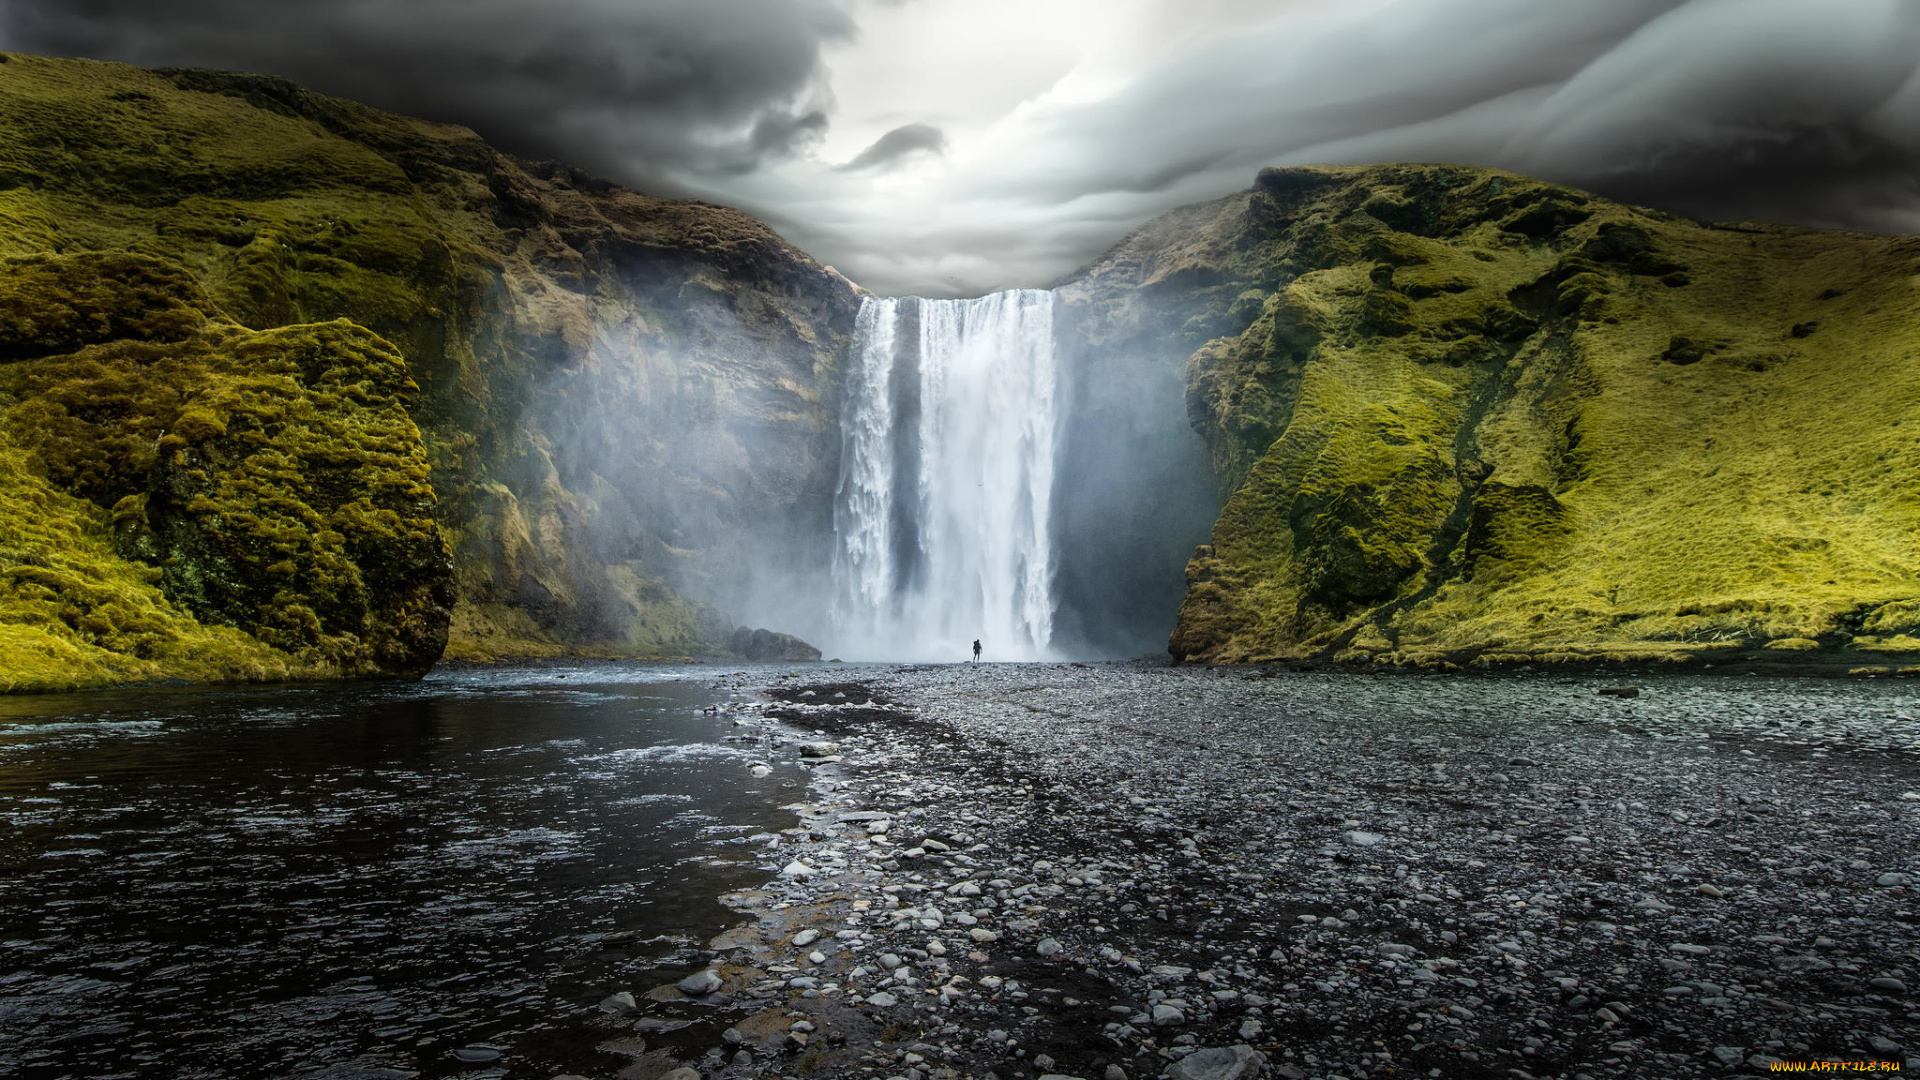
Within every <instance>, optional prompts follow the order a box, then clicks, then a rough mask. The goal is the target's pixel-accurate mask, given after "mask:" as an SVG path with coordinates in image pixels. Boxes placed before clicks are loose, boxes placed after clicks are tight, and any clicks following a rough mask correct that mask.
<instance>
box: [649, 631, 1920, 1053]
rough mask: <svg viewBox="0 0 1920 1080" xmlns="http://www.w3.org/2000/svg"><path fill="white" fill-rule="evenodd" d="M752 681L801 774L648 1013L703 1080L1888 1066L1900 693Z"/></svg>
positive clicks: (1901, 917) (1892, 1049) (1807, 686)
mask: <svg viewBox="0 0 1920 1080" xmlns="http://www.w3.org/2000/svg"><path fill="white" fill-rule="evenodd" d="M829 680H834V681H829ZM765 681H766V680H765V677H764V676H736V677H733V678H731V679H730V680H723V685H724V686H730V687H731V688H733V689H735V690H736V691H738V693H739V695H740V696H738V697H737V698H736V700H735V704H734V705H732V706H729V708H730V709H732V710H733V711H734V712H735V713H736V715H737V717H738V719H739V720H740V722H741V724H742V725H743V730H744V731H746V732H749V733H753V732H757V731H758V730H759V727H758V725H760V724H761V723H763V719H764V720H773V721H777V722H778V723H780V724H782V725H785V726H786V727H787V729H789V730H792V729H799V730H800V731H802V732H804V733H813V734H808V735H803V738H807V739H817V740H818V741H819V742H830V743H833V744H837V745H812V746H807V747H804V748H798V749H801V752H803V753H804V754H806V755H807V756H808V757H809V758H810V760H813V761H815V762H817V763H818V764H817V767H816V775H815V780H814V784H813V789H812V791H811V792H810V799H811V801H810V802H809V803H808V804H806V805H805V806H803V807H802V808H801V810H802V820H803V824H802V826H801V827H799V828H797V829H793V830H789V831H788V833H787V834H786V835H784V836H783V837H782V838H781V839H780V841H778V842H777V844H776V845H775V847H774V849H773V851H772V853H771V857H772V859H773V860H774V862H773V865H778V866H780V867H783V868H785V869H784V870H783V871H782V876H781V877H780V878H778V879H777V880H776V882H775V883H774V884H772V885H770V886H769V887H767V888H766V889H764V890H759V891H757V892H753V893H746V894H740V895H737V896H735V897H733V898H731V899H732V902H733V903H734V904H735V905H736V906H737V907H739V908H740V909H741V910H742V911H743V912H745V913H747V914H749V915H751V916H752V918H753V920H754V921H752V922H750V923H749V924H747V925H745V926H743V927H741V928H740V929H738V930H736V931H733V932H731V933H730V934H729V935H727V936H725V937H723V938H722V939H720V940H719V941H716V942H715V943H714V946H715V948H716V950H717V951H716V953H715V955H714V966H713V968H712V970H713V971H714V975H715V977H714V979H712V980H699V982H700V983H701V985H695V984H686V986H685V990H691V991H695V992H694V993H687V992H685V990H681V989H674V988H671V987H663V988H661V989H659V990H656V991H655V992H654V994H653V995H651V997H652V998H653V1000H652V1001H651V1002H645V1003H643V1006H644V1007H645V1008H646V1009H652V1010H654V1011H656V1012H657V1013H659V1015H662V1016H680V1015H689V1016H692V1015H699V1016H703V1017H705V1018H707V1022H706V1023H704V1024H702V1025H701V1028H703V1029H704V1028H710V1029H711V1030H713V1031H719V1030H720V1029H721V1026H722V1025H723V1024H730V1025H731V1026H730V1027H729V1028H728V1029H727V1030H725V1031H724V1033H723V1034H722V1035H721V1037H720V1038H718V1039H713V1038H711V1037H710V1036H708V1037H706V1038H707V1039H708V1041H710V1042H711V1050H710V1051H708V1052H707V1055H706V1056H705V1057H704V1058H700V1057H699V1047H698V1046H696V1045H686V1046H683V1047H682V1048H681V1049H680V1052H681V1054H682V1056H692V1057H694V1058H695V1059H696V1064H697V1065H698V1066H699V1068H700V1070H701V1071H702V1072H703V1073H705V1074H706V1075H709V1076H741V1077H748V1076H753V1077H759V1076H803V1075H810V1076H849V1077H857V1076H874V1077H895V1076H897V1077H906V1078H909V1080H954V1078H958V1077H986V1076H988V1075H990V1074H991V1075H993V1076H996V1077H998V1078H1000V1080H1019V1078H1029V1080H1030V1078H1036V1077H1040V1076H1045V1075H1055V1076H1073V1077H1084V1078H1090V1080H1091V1078H1102V1080H1117V1078H1119V1077H1122V1076H1125V1077H1129V1078H1136V1080H1137V1078H1143V1077H1158V1076H1162V1075H1169V1076H1175V1077H1209V1078H1216V1077H1217V1078H1232V1077H1240V1076H1248V1077H1250V1076H1254V1075H1263V1076H1279V1077H1328V1078H1333V1077H1344V1078H1347V1080H1359V1078H1362V1077H1389V1076H1392V1077H1407V1076H1433V1077H1504V1078H1514V1077H1540V1078H1545V1077H1567V1078H1575V1077H1580V1076H1587V1077H1592V1078H1595V1080H1598V1078H1601V1077H1641V1076H1644V1077H1675V1076H1704V1077H1733V1076H1758V1075H1763V1074H1766V1073H1767V1072H1768V1068H1769V1065H1770V1063H1771V1062H1772V1061H1774V1060H1776V1059H1778V1060H1785V1061H1796V1060H1809V1059H1821V1058H1824V1059H1829V1060H1844V1061H1879V1062H1888V1063H1893V1064H1896V1065H1898V1064H1904V1066H1905V1068H1906V1069H1909V1070H1911V1069H1920V1008H1917V1007H1916V1002H1917V1001H1920V998H1916V997H1915V994H1917V993H1920V925H1917V924H1916V912H1920V903H1917V902H1916V898H1915V891H1916V889H1920V835H1917V834H1920V720H1917V719H1916V717H1917V716H1920V701H1917V700H1916V699H1915V695H1914V693H1913V689H1912V686H1913V684H1911V683H1902V682H1893V681H1884V680H1851V681H1840V680H1813V679H1806V680H1789V679H1762V678H1740V677H1725V678H1712V677H1702V676H1686V677H1681V676H1651V677H1640V678H1632V677H1620V676H1613V677H1583V678H1557V677H1553V676H1547V675H1531V674H1519V675H1514V676H1472V677H1469V676H1454V677H1444V676H1428V677H1422V676H1364V675H1345V674H1298V673H1287V672H1278V673H1273V672H1264V671H1260V670H1247V669H1220V670H1203V669H1168V668H1152V667H1145V666H1130V665H1090V666H1080V665H981V666H979V667H973V666H952V667H923V668H848V669H845V670H841V669H837V668H814V669H810V670H807V671H803V672H796V673H792V674H788V675H784V676H781V677H779V678H778V679H777V680H775V681H774V684H773V685H771V686H766V685H764V683H765ZM1622 683H1632V684H1635V685H1637V686H1638V687H1639V692H1638V694H1637V696H1632V697H1625V696H1605V695H1602V694H1601V693H1600V691H1601V690H1602V689H1608V688H1614V687H1617V686H1620V685H1621V684H1622ZM750 737H758V736H757V735H750ZM790 749H793V748H790ZM716 1004H717V1005H719V1006H720V1008H719V1010H718V1011H717V1012H716V1011H713V1010H712V1008H711V1006H713V1005H716ZM649 1022H650V1021H649V1020H646V1019H643V1020H642V1021H641V1024H642V1027H643V1030H644V1028H645V1025H646V1024H647V1023H649ZM651 1022H653V1023H656V1024H658V1023H660V1022H661V1021H660V1020H659V1019H658V1018H657V1017H656V1018H652V1019H651ZM696 1041H698V1040H696ZM661 1071H662V1068H661V1066H660V1065H659V1064H658V1062H655V1061H651V1060H648V1061H641V1062H639V1063H637V1064H636V1066H635V1068H634V1069H633V1070H630V1071H629V1074H630V1075H632V1076H635V1077H642V1078H644V1077H650V1076H655V1075H659V1074H660V1072H661ZM681 1075H682V1077H684V1076H685V1075H686V1074H681Z"/></svg>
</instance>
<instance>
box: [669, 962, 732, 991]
mask: <svg viewBox="0 0 1920 1080" xmlns="http://www.w3.org/2000/svg"><path fill="white" fill-rule="evenodd" d="M726 984H727V983H726V980H725V979H722V978H721V977H720V975H719V973H718V972H716V971H714V970H713V969H712V968H708V969H707V970H705V971H696V972H694V973H693V974H691V975H689V976H687V977H686V978H684V979H681V980H680V981H679V982H677V983H674V984H673V985H674V986H675V988H677V989H678V990H679V991H680V992H681V993H683V994H686V995H687V996H689V997H705V996H707V995H708V994H711V993H713V992H714V991H716V990H718V989H720V988H721V987H723V986H725V985H726Z"/></svg>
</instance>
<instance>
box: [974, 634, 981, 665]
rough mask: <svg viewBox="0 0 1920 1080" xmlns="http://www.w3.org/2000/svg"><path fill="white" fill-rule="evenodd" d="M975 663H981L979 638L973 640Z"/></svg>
mask: <svg viewBox="0 0 1920 1080" xmlns="http://www.w3.org/2000/svg"><path fill="white" fill-rule="evenodd" d="M973 662H974V663H976V664H977V663H979V662H980V639H979V638H974V639H973Z"/></svg>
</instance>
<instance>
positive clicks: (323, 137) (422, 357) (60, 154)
mask: <svg viewBox="0 0 1920 1080" xmlns="http://www.w3.org/2000/svg"><path fill="white" fill-rule="evenodd" d="M857 302H858V301H857V296H856V294H855V290H854V289H853V287H852V286H851V285H850V284H849V283H847V282H846V281H845V279H844V278H841V277H840V276H839V275H837V274H834V273H832V272H831V271H830V270H828V269H826V268H824V267H821V266H819V265H818V264H816V263H814V262H813V261H812V260H810V259H808V258H806V257H805V256H804V255H801V254H800V253H798V252H796V251H794V250H793V249H791V248H790V247H788V246H787V245H786V244H784V243H783V242H782V241H781V240H780V239H779V238H778V237H777V236H776V235H775V234H773V232H772V231H771V230H769V229H768V228H767V227H766V226H764V225H762V224H761V223H759V222H757V221H754V220H753V219H751V218H748V217H746V216H745V215H742V214H739V213H736V212H733V211H729V210H725V209H721V208H717V207H712V206H706V205H702V204H699V203H689V202H677V201H671V200H664V199H655V198H650V197H647V196H643V195H639V194H636V193H634V192H631V191H626V190H623V189H620V188H618V187H614V186H612V185H609V184H606V183H603V182H601V181H597V180H595V179H593V178H590V177H586V176H583V175H580V174H577V173H575V172H572V171H570V170H567V169H565V168H561V167H558V166H551V165H541V164H534V163H528V162H523V161H519V160H516V159H513V158H511V157H509V156H507V155H504V154H501V153H499V152H497V151H495V150H493V149H492V148H490V147H488V146H487V145H486V144H485V143H484V142H482V141H481V139H480V138H479V137H478V136H476V135H475V134H474V133H473V132H471V131H467V130H465V129H462V128H456V127H449V126H443V125H437V124H431V123H427V122H424V121H418V120H412V119H407V118H403V117H398V116H393V115H390V114H386V113H381V112H378V111H376V110H373V109H369V108H366V107H364V106H360V105H356V104H353V103H350V102H345V101H340V100H337V99H332V98H328V97H324V96H322V95H317V94H312V93H309V92H307V91H304V90H301V89H299V88H298V87H295V86H293V85H291V84H289V83H286V82H283V81H280V80H277V79H271V78H264V77H258V76H246V75H230V74H218V73H209V72H199V71H147V70H142V69H138V68H132V67H127V66H123V65H115V64H103V63H94V62H90V61H81V60H51V59H45V58H38V57H29V56H20V55H12V54H0V500H4V502H5V506H6V509H7V511H8V513H7V517H8V518H9V520H12V519H15V518H18V519H19V520H22V521H31V522H32V524H33V527H32V528H27V529H20V530H17V531H15V532H14V533H13V534H11V535H9V536H7V537H4V538H0V543H4V544H7V545H11V546H12V549H11V550H8V551H7V552H6V553H5V557H4V558H0V574H4V575H5V580H4V581H0V590H5V591H4V592H0V605H4V606H0V672H4V673H6V675H7V677H8V678H9V679H10V680H11V681H12V683H13V685H15V686H16V687H25V686H59V685H79V684H86V683H98V682H104V681H114V680H123V679H137V678H151V677H159V676H174V675H177V676H182V677H188V678H229V677H241V678H244V677H284V676H287V675H298V674H331V673H364V672H374V671H388V672H408V671H417V670H420V669H422V668H424V667H425V666H426V665H427V664H430V663H431V662H432V661H433V660H434V659H435V658H437V657H438V656H439V654H440V651H441V644H442V643H443V642H447V643H448V652H449V653H450V654H451V655H460V656H470V657H472V656H486V655H526V654H558V653H567V652H581V651H600V652H622V653H635V652H689V651H695V650H703V649H707V648H712V647H715V646H718V647H720V648H724V647H725V645H726V643H727V642H728V641H729V640H730V637H731V635H732V632H733V630H734V627H733V626H732V625H731V624H730V622H729V621H727V620H725V619H723V618H721V617H720V616H719V614H718V613H717V612H716V611H715V610H714V609H713V608H712V607H710V606H708V605H707V604H703V603H699V602H696V601H694V600H691V599H688V598H687V594H688V593H692V594H695V595H700V596H702V597H703V598H706V599H711V600H718V601H721V602H723V603H725V602H732V601H737V600H739V599H741V598H742V597H743V596H746V595H750V594H751V591H752V589H753V588H754V585H755V581H756V578H755V575H756V574H758V573H772V572H778V571H779V570H781V569H782V567H779V566H771V565H770V564H771V563H773V561H774V560H775V556H774V554H772V552H773V551H774V550H775V547H776V546H777V547H778V548H779V549H781V550H792V551H796V552H798V553H800V554H801V555H805V554H806V544H807V543H808V542H812V543H818V544H824V543H825V542H826V541H825V535H826V533H827V530H828V527H829V525H828V523H829V522H830V517H831V511H830V505H829V502H828V500H829V499H830V498H831V492H832V489H833V479H834V477H833V470H834V467H835V463H836V460H837V458H836V455H837V445H838V442H837V436H836V434H835V432H834V430H833V416H832V413H833V403H834V400H835V398H834V387H835V386H836V385H837V383H836V381H835V380H836V379H837V376H838V366H837V361H836V358H837V357H838V356H839V355H840V354H841V352H842V351H843V347H844V339H845V335H846V334H847V333H849V332H850V331H851V328H852V321H853V315H854V311H855V309H856V307H857ZM796 538H798V539H799V541H800V542H798V543H795V542H794V541H795V540H796ZM762 540H765V541H766V543H765V545H764V546H756V545H758V544H760V542H761V541H762ZM775 541H778V544H777V545H776V543H775ZM449 552H450V554H451V560H450V561H449V558H448V554H449Z"/></svg>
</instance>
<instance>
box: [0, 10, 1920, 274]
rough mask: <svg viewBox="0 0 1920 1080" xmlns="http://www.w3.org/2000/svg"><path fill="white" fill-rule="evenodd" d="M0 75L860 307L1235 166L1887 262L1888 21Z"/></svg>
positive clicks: (128, 42)
mask: <svg viewBox="0 0 1920 1080" xmlns="http://www.w3.org/2000/svg"><path fill="white" fill-rule="evenodd" d="M0 48H5V49H10V50H15V51H26V52H45V53H53V54H61V55H81V56H92V57H98V58H102V59H115V60H127V61H131V62H134V63H139V64H147V65H155V66H160V65H197V66H210V67H225V68H236V69H244V70H252V71H264V72H271V73H275V74H280V75H285V76H288V77H290V78H293V79H296V80H298V81H300V82H302V83H305V84H307V85H309V86H312V87H314V88H316V89H320V90H324V91H327V92H329V93H334V94H341V95H345V96H350V97H355V98H359V99H361V100H364V101H367V102H370V103H373V104H376V105H380V106H382V107H385V108H389V109H394V110H397V111H401V112H407V113H413V114H416V115H421V116H426V117H430V118H433V119H438V120H448V121H453V122H457V123H462V124H466V125H468V126H471V127H473V128H475V129H476V130H478V131H479V132H480V133H481V134H482V135H484V136H486V137H487V138H488V139H489V140H491V141H492V142H494V143H495V144H497V145H499V146H501V147H502V148H504V149H507V150H510V151H513V152H515V153H519V154H523V155H527V156H533V157H549V158H555V159H559V160H563V161H567V162H570V163H573V164H577V165H580V166H582V167H585V168H588V169H590V170H592V171H595V172H598V173H601V174H603V175H606V176H608V177H610V178H612V179H616V180H620V181H622V182H625V183H629V184H632V185H633V186H635V187H639V188H641V189H642V190H648V191H653V192H657V193H660V194H672V195H692V196H699V197H702V198H706V199H710V200H713V201H716V202H722V203H727V204H730V205H734V206H738V207H740V208H742V209H745V210H748V211H750V212H752V213H755V214H758V215H760V216H761V217H763V218H766V219H767V220H769V221H770V222H772V223H773V224H774V225H775V226H776V227H778V228H779V229H780V230H781V232H782V233H783V234H784V235H786V236H787V237H788V238H789V239H791V240H792V241H794V242H795V243H796V244H798V245H799V246H801V247H802V248H805V249H806V250H807V251H809V252H810V253H812V254H813V255H815V256H816V257H818V258H820V259H822V260H823V261H826V262H829V263H832V264H834V265H835V266H837V267H839V268H840V269H841V270H842V271H843V272H845V273H846V274H847V275H848V276H850V277H852V278H853V279H854V280H856V281H859V282H860V283H862V284H864V285H866V286H868V287H870V288H873V289H875V290H878V291H882V292H917V293H924V294H929V295H972V294H977V293H980V292H984V291H989V290H992V289H997V288H1006V287H1012V286H1022V285H1046V284H1050V283H1052V282H1053V281H1054V280H1055V279H1057V278H1059V277H1060V276H1062V275H1063V274H1066V273H1068V272H1070V271H1071V270H1072V269H1074V268H1075V267H1077V266H1079V265H1080V264H1082V263H1084V262H1086V261H1087V260H1088V259H1090V258H1092V257H1093V256H1095V255H1097V254H1098V253H1099V252H1100V251H1101V250H1103V249H1104V248H1106V247H1107V246H1108V245H1110V244H1111V243H1113V242H1114V241H1115V240H1117V239H1118V238H1119V237H1121V236H1122V235H1124V234H1125V233H1126V232H1128V231H1129V230H1131V229H1132V228H1133V227H1135V226H1137V225H1138V224H1140V223H1141V222H1143V221H1145V220H1146V219H1148V218H1150V217H1152V216H1153V215H1155V214H1157V213H1159V212H1161V211H1163V210H1166V209H1169V208H1171V207H1173V206H1177V205H1180V204H1181V203H1185V202H1192V201H1195V200H1198V199H1206V198H1212V197H1215V196H1218V195H1222V194H1225V193H1227V192H1230V191H1234V190H1238V189H1241V188H1245V187H1246V186H1247V185H1248V184H1249V183H1250V182H1251V181H1252V178H1253V173H1254V171H1255V170H1256V169H1258V168H1259V167H1260V166H1262V165H1268V164H1297V163H1307V162H1355V163H1358V162H1373V161H1393V160H1400V161H1456V162H1467V163H1475V164H1488V165H1499V166H1503V167H1506V168H1510V169H1516V170H1519V171H1523V172H1528V173H1532V174H1535V175H1539V176H1544V177H1548V178H1550V179H1555V180H1561V181H1565V182H1569V183H1575V184H1579V185H1582V186H1585V187H1589V188H1592V189H1595V190H1598V191H1600V192H1602V193H1605V194H1608V195H1612V196H1615V197H1618V198H1623V199H1627V200H1630V201H1634V202H1640V203H1646V204H1650V205H1654V206H1658V207H1661V208H1663V209H1669V210H1674V211H1678V212H1682V213H1687V214H1692V215H1694V216H1699V217H1709V218H1741V217H1758V218H1767V219H1774V220H1784V221H1796V222H1803V223H1807V224H1815V225H1836V226H1848V227H1857V228H1868V229H1874V230H1879V231H1916V232H1920V180H1917V178H1920V168H1917V166H1920V0H1264V2H1255V0H517V2H507V0H302V2H299V3H271V2H265V0H0Z"/></svg>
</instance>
